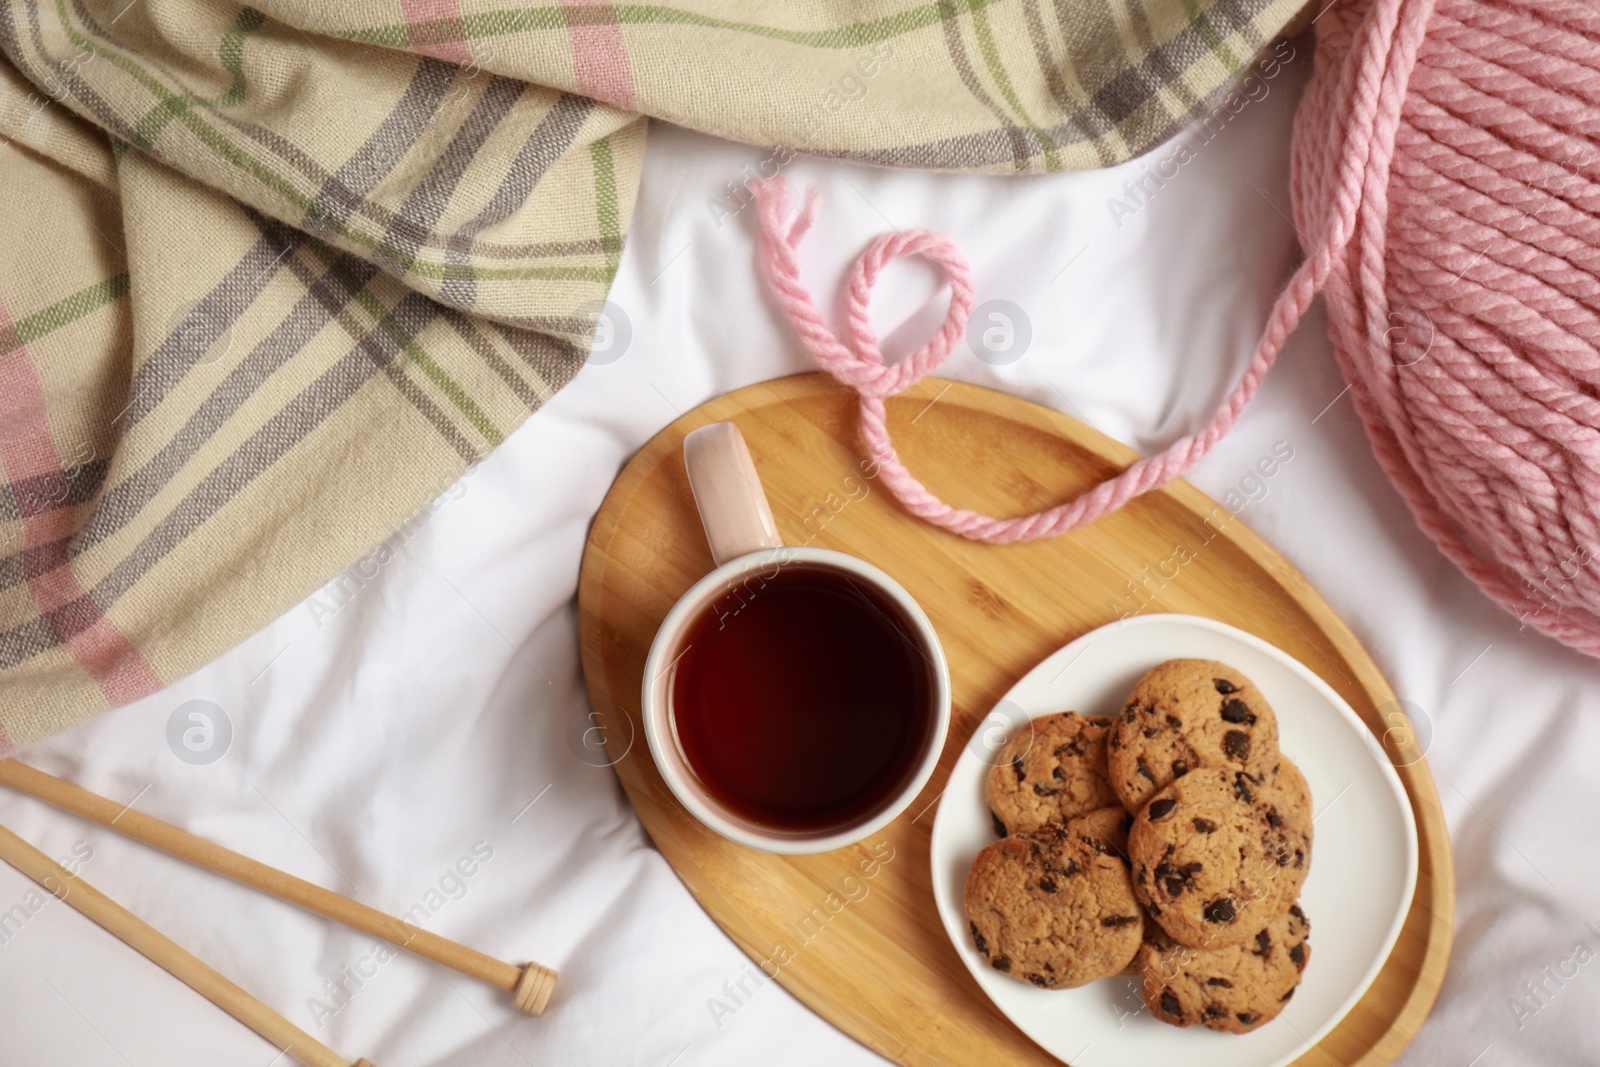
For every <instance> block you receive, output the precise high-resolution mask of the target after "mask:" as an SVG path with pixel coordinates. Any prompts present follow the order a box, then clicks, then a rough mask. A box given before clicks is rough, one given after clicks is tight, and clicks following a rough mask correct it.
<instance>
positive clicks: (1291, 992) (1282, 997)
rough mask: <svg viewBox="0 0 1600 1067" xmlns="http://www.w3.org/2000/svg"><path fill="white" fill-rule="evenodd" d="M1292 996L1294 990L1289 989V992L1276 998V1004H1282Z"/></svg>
mask: <svg viewBox="0 0 1600 1067" xmlns="http://www.w3.org/2000/svg"><path fill="white" fill-rule="evenodd" d="M1292 996H1294V989H1293V988H1291V989H1290V990H1289V992H1287V993H1285V994H1284V995H1283V996H1281V997H1279V998H1278V1003H1279V1004H1282V1003H1283V1002H1284V1001H1286V1000H1288V999H1289V998H1290V997H1292Z"/></svg>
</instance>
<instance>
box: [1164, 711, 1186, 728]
mask: <svg viewBox="0 0 1600 1067" xmlns="http://www.w3.org/2000/svg"><path fill="white" fill-rule="evenodd" d="M1167 725H1168V726H1170V727H1172V728H1173V729H1174V730H1181V729H1183V720H1182V719H1180V718H1178V717H1177V716H1176V715H1171V714H1169V715H1168V716H1167Z"/></svg>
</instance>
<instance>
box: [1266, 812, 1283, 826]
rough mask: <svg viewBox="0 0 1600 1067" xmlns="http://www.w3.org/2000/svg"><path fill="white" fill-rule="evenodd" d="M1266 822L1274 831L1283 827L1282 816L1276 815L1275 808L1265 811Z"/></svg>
mask: <svg viewBox="0 0 1600 1067" xmlns="http://www.w3.org/2000/svg"><path fill="white" fill-rule="evenodd" d="M1267 822H1268V823H1269V824H1271V826H1272V828H1273V829H1274V830H1276V829H1278V828H1279V827H1280V826H1282V825H1283V816H1282V815H1279V814H1278V809H1277V808H1268V809H1267Z"/></svg>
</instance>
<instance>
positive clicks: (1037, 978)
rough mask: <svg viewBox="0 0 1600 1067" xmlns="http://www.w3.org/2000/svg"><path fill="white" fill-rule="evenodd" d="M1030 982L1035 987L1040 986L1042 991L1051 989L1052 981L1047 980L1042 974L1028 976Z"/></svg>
mask: <svg viewBox="0 0 1600 1067" xmlns="http://www.w3.org/2000/svg"><path fill="white" fill-rule="evenodd" d="M1028 981H1030V982H1032V983H1033V984H1034V985H1036V986H1038V987H1039V988H1040V989H1049V988H1050V979H1048V978H1046V977H1045V976H1044V975H1042V974H1030V975H1028Z"/></svg>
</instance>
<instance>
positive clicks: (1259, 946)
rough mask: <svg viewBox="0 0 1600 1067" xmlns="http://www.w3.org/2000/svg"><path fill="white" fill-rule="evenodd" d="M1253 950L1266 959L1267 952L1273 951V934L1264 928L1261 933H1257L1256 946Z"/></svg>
mask: <svg viewBox="0 0 1600 1067" xmlns="http://www.w3.org/2000/svg"><path fill="white" fill-rule="evenodd" d="M1251 951H1252V952H1254V953H1255V954H1256V955H1257V956H1260V957H1261V958H1262V959H1265V958H1266V956H1267V953H1269V952H1271V951H1272V935H1271V934H1269V933H1267V932H1266V931H1265V930H1262V931H1261V932H1260V933H1258V934H1256V947H1255V948H1254V949H1252V950H1251Z"/></svg>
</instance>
